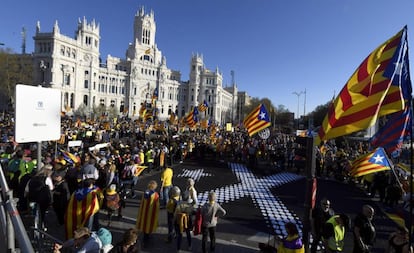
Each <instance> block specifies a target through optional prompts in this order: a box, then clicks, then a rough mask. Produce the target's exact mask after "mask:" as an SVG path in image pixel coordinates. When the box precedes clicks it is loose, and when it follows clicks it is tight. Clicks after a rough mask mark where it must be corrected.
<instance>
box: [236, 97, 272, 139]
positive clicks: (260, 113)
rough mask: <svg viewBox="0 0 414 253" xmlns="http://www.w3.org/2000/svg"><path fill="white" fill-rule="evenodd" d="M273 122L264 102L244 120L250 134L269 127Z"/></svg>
mask: <svg viewBox="0 0 414 253" xmlns="http://www.w3.org/2000/svg"><path fill="white" fill-rule="evenodd" d="M271 124H272V123H270V118H269V114H268V113H267V110H266V107H265V106H264V105H263V104H260V105H258V106H257V107H256V108H255V109H254V110H253V111H252V112H251V113H250V114H249V115H247V117H246V118H245V119H244V121H243V125H244V127H245V128H246V129H247V132H248V133H249V136H252V135H254V134H255V133H257V132H259V131H261V130H263V129H265V128H267V127H269V126H270V125H271Z"/></svg>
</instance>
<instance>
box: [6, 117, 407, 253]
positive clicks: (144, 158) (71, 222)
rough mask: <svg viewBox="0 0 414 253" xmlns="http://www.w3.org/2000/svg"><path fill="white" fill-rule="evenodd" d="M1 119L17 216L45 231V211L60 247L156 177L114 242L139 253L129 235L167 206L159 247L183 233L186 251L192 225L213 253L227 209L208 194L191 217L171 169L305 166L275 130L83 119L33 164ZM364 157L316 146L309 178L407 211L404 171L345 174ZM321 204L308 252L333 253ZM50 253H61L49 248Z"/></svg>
mask: <svg viewBox="0 0 414 253" xmlns="http://www.w3.org/2000/svg"><path fill="white" fill-rule="evenodd" d="M0 122H1V124H0V137H1V144H0V152H1V153H0V155H1V156H0V158H1V164H2V168H3V170H4V172H5V174H6V175H7V179H8V182H9V186H10V187H11V188H12V189H13V190H14V193H15V194H16V197H18V198H19V202H18V209H19V211H20V213H22V214H25V213H31V212H32V211H33V210H35V209H37V210H39V212H40V217H41V220H42V221H43V223H44V226H47V221H45V220H44V214H45V212H46V210H47V209H48V208H49V207H50V206H52V208H53V210H54V212H55V213H56V216H57V220H58V222H59V224H61V225H64V227H65V234H66V238H67V239H68V240H69V239H76V238H75V237H79V238H84V237H82V236H79V232H76V231H78V229H80V228H87V229H88V231H89V232H88V233H85V236H86V234H87V235H88V237H87V238H92V237H93V235H94V232H91V231H99V229H101V228H102V227H101V225H100V223H99V215H97V214H98V212H99V210H102V209H104V210H106V211H107V213H108V226H110V224H111V220H112V216H113V215H114V214H117V217H119V218H122V209H123V208H124V207H125V202H124V199H125V198H126V197H132V198H135V197H136V195H135V191H134V187H135V185H136V183H137V180H138V178H139V177H140V175H142V174H145V173H152V172H154V171H159V172H161V178H160V181H159V182H156V181H151V182H149V183H148V187H147V189H146V190H145V191H144V195H143V197H142V199H141V202H140V209H139V211H138V215H137V224H136V228H135V229H136V230H133V231H132V230H131V231H129V232H128V233H130V234H129V235H125V236H126V237H128V238H127V239H124V241H123V242H122V243H124V244H125V245H127V244H128V245H135V246H134V247H133V248H134V249H135V248H136V249H138V248H139V247H138V246H137V244H136V243H132V240H133V238H135V237H134V235H133V234H134V233H138V231H139V232H140V233H142V235H143V241H142V245H140V246H142V247H147V246H148V244H149V242H150V237H151V236H150V235H151V234H152V233H154V232H155V230H156V228H157V222H158V211H157V210H159V209H160V208H166V210H167V215H168V217H167V220H168V238H166V241H167V242H171V241H172V240H173V238H175V239H176V243H177V250H180V249H181V247H182V245H181V244H182V238H183V235H184V234H186V237H187V246H188V248H190V249H191V247H192V244H191V234H192V233H190V232H192V231H193V229H195V228H196V227H197V224H198V227H199V233H200V234H202V250H203V252H206V248H207V246H206V243H207V241H208V240H207V238H208V237H209V239H210V250H213V251H214V248H215V243H214V242H215V226H216V224H217V220H216V219H217V217H218V216H222V215H225V214H226V211H225V210H224V209H223V208H222V207H221V206H220V205H219V204H218V203H217V202H216V201H215V195H214V192H212V193H211V194H210V195H209V201H208V202H207V203H206V204H205V205H204V206H203V207H202V208H200V210H198V208H197V204H198V200H197V191H196V189H195V185H194V183H195V182H194V180H193V179H191V178H189V179H188V185H186V186H185V189H183V191H181V189H180V188H179V187H177V186H174V184H173V182H172V178H173V170H172V165H174V164H177V163H181V162H183V161H184V160H185V159H188V158H191V157H199V158H203V157H205V156H211V157H212V158H213V159H217V160H232V161H235V162H241V163H245V164H247V165H248V166H251V167H255V166H256V165H257V164H258V163H260V162H263V161H265V162H266V163H267V166H268V167H269V168H271V169H272V170H275V171H284V170H287V169H291V170H295V171H296V172H297V173H302V172H303V169H304V163H303V158H301V157H300V156H299V155H298V154H295V149H296V148H297V146H298V144H297V143H296V142H295V136H294V135H290V134H282V133H274V134H272V136H271V137H270V138H268V139H261V138H259V137H257V136H256V137H249V136H248V135H247V133H246V132H245V131H244V130H243V129H242V128H238V127H235V128H234V131H225V130H224V129H221V128H220V127H219V126H212V127H211V128H208V129H198V130H188V129H185V128H183V127H182V126H180V125H173V124H168V122H163V123H153V124H151V125H148V124H146V123H144V122H142V121H139V120H131V119H127V118H123V119H119V120H108V119H99V120H95V121H91V120H82V119H75V118H69V117H64V118H62V137H61V139H60V140H58V141H47V142H43V143H42V146H41V148H42V150H41V154H42V157H41V160H40V161H38V157H37V153H38V152H37V149H38V147H39V146H38V144H37V143H16V142H14V120H13V115H10V114H6V113H3V114H1V115H0ZM367 151H368V145H366V144H364V143H361V142H346V143H335V142H333V141H331V142H328V143H325V144H323V145H321V146H320V147H318V148H317V150H316V151H315V153H316V176H317V177H331V178H334V179H336V180H349V181H353V182H357V183H363V184H364V186H365V188H366V191H367V193H368V194H370V195H371V196H372V197H375V196H379V198H380V200H381V201H383V202H384V203H385V204H387V205H389V206H390V207H395V206H398V205H400V204H401V202H402V201H404V199H405V202H402V204H401V205H407V203H406V202H407V201H408V200H409V199H408V198H407V197H406V196H407V194H408V193H409V190H408V188H407V186H408V178H407V175H406V174H405V175H404V174H402V173H398V171H397V173H392V172H390V171H386V172H381V173H375V174H371V175H368V176H364V177H363V178H356V179H355V178H350V177H349V174H348V172H349V164H350V161H351V160H352V159H355V158H356V157H358V156H359V155H362V154H364V153H365V152H367ZM406 154H407V152H406V150H403V152H402V155H401V157H400V158H401V159H406ZM394 172H395V171H394ZM158 186H160V187H159V189H158ZM404 197H405V198H404ZM34 203H35V205H34ZM321 203H322V206H323V207H324V208H323V209H321V210H319V209H315V212H314V213H312V215H313V216H312V217H313V218H314V228H313V229H314V230H313V237H314V239H315V240H314V243H313V244H312V252H315V250H316V248H317V245H318V244H317V242H323V245H324V247H325V249H327V250H329V249H332V250H331V252H336V251H337V252H340V251H341V246H340V245H339V244H338V243H337V242H336V241H329V240H330V239H328V238H334V239H335V240H338V238H340V237H341V234H340V232H339V234H337V233H338V231H340V230H341V229H337V228H336V227H337V226H342V227H343V228H348V227H347V223H348V220H345V219H346V218H347V217H345V216H343V215H342V216H341V215H340V214H338V215H337V214H334V212H333V210H332V209H330V208H329V204H330V201H329V200H327V199H324V200H322V202H321ZM322 206H321V207H322ZM80 207H82V208H80ZM151 208H153V209H154V210H155V211H154V212H150V213H149V212H148V210H149V209H151ZM364 208H365V209H364V210H365V211H363V213H364V212H365V213H366V212H368V211H367V210H370V208H369V207H364ZM79 210H82V211H79ZM198 211H199V212H198ZM146 212H148V213H146ZM197 213H199V215H197ZM196 217H199V218H196ZM333 217H334V218H333ZM364 217H365V216H364ZM360 220H361V219H359V220H356V221H358V222H359V221H360ZM362 220H364V219H362ZM368 220H369V219H368ZM327 224H328V225H327ZM355 224H357V223H355ZM327 227H332V228H333V229H329V228H327ZM296 230H297V229H296ZM286 231H291V233H292V234H290V235H288V237H287V238H284V239H286V240H287V241H290V240H292V238H293V239H294V240H296V239H297V238H296V237H295V236H296V234H297V233H295V228H294V227H292V225H290V224H286ZM327 231H328V232H327ZM361 231H363V229H362V230H361V228H358V226H357V225H356V227H355V228H354V231H353V233H354V234H355V237H356V239H355V243H356V245H359V246H360V248H359V249H354V252H369V251H367V250H369V247H370V243H371V242H370V241H369V240H368V241H364V240H366V239H365V238H364V237H361V236H360V234H361ZM401 231H405V230H404V229H403V228H401V230H399V232H396V234H395V236H393V237H392V240H391V239H390V242H393V243H391V244H392V245H399V243H401V238H402V237H401V236H400V234H401V233H402V232H401ZM85 238H86V237H85ZM131 238H132V239H131ZM136 238H138V237H136ZM91 240H92V239H91ZM286 240H285V241H283V240H282V243H281V245H284V244H286V245H290V244H292V243H291V242H287V241H286ZM75 241H76V240H75ZM136 241H137V239H135V242H136ZM293 244H295V243H293ZM69 245H73V244H69ZM333 245H336V246H333ZM65 246H66V245H65ZM294 247H298V246H297V245H296V246H294ZM333 247H334V248H335V249H333ZM404 247H405V246H404ZM404 247H403V248H404ZM63 248H64V247H63ZM119 248H120V247H114V249H119ZM121 248H122V247H121ZM301 248H302V247H299V248H297V249H296V250H301ZM56 250H60V248H59V247H57V249H56ZM335 250H336V251H335ZM358 250H359V251H358ZM116 252H125V251H116ZM128 252H137V251H128ZM279 252H283V251H282V250H280V251H279ZM288 252H291V251H288ZM292 252H300V251H292ZM328 252H329V251H328ZM403 252H405V251H403Z"/></svg>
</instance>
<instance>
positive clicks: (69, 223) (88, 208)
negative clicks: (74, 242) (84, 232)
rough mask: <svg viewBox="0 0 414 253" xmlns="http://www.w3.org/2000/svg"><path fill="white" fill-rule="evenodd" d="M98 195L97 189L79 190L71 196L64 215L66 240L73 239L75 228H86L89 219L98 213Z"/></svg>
mask: <svg viewBox="0 0 414 253" xmlns="http://www.w3.org/2000/svg"><path fill="white" fill-rule="evenodd" d="M99 194H100V190H99V189H98V188H81V189H78V190H76V191H75V192H74V193H73V194H72V195H71V197H70V199H69V203H68V207H67V209H66V213H65V232H66V238H67V239H70V238H72V237H73V232H74V231H75V230H76V229H77V228H80V227H84V226H86V225H87V224H86V222H87V221H88V220H89V218H90V217H92V215H94V214H95V213H97V212H98V211H99V204H100V203H99Z"/></svg>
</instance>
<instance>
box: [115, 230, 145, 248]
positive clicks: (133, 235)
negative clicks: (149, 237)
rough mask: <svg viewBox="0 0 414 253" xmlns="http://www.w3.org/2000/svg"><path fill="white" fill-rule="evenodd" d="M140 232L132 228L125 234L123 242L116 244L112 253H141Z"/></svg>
mask: <svg viewBox="0 0 414 253" xmlns="http://www.w3.org/2000/svg"><path fill="white" fill-rule="evenodd" d="M139 252H140V251H139V245H138V231H137V230H136V229H134V228H130V229H128V230H127V231H125V232H124V235H123V236H122V240H121V241H120V242H118V243H116V244H115V246H114V247H113V249H112V250H111V251H110V253H139Z"/></svg>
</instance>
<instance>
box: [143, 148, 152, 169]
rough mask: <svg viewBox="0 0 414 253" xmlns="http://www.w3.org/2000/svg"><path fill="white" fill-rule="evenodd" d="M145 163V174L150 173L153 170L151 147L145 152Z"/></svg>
mask: <svg viewBox="0 0 414 253" xmlns="http://www.w3.org/2000/svg"><path fill="white" fill-rule="evenodd" d="M145 161H146V165H147V166H148V167H147V172H151V171H152V169H153V168H154V150H153V149H152V147H149V148H148V150H147V152H145Z"/></svg>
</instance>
